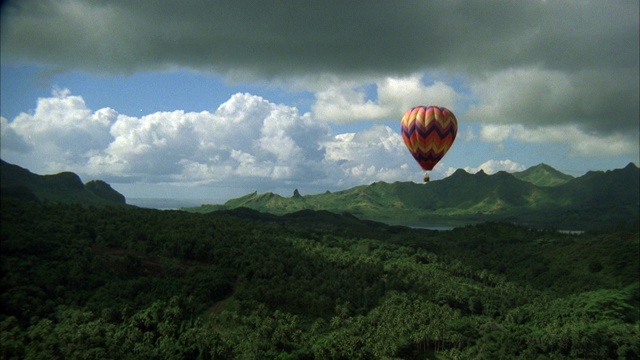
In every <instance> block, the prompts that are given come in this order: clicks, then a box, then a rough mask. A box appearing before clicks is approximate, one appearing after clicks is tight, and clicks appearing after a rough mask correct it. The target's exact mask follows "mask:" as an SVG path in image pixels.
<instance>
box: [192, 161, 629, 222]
mask: <svg viewBox="0 0 640 360" xmlns="http://www.w3.org/2000/svg"><path fill="white" fill-rule="evenodd" d="M639 174H640V172H639V169H638V167H637V166H636V165H635V164H632V163H630V164H629V165H627V166H626V167H625V168H623V169H617V170H611V171H607V172H589V173H587V174H585V175H584V176H581V177H578V178H573V177H571V176H569V175H564V174H562V173H561V172H559V171H557V170H555V169H553V168H551V167H550V166H548V165H545V164H540V165H537V166H535V167H532V168H530V169H528V170H525V171H523V172H520V173H516V174H510V173H507V172H498V173H496V174H493V175H487V174H485V173H484V172H482V171H480V172H479V173H477V174H469V173H467V172H465V171H464V170H458V171H456V172H455V173H454V174H452V175H451V176H449V177H447V178H445V179H443V180H439V181H433V182H431V183H428V184H417V183H413V182H395V183H386V182H377V183H373V184H371V185H362V186H357V187H354V188H351V189H348V190H343V191H338V192H333V193H332V192H326V193H323V194H315V195H305V196H300V195H299V193H297V191H296V194H297V196H292V197H283V196H280V195H277V194H274V193H264V194H258V193H257V192H254V193H251V194H247V195H245V196H242V197H240V198H237V199H232V200H229V201H228V202H226V203H225V204H224V205H203V206H200V207H197V208H189V209H185V210H187V211H192V212H210V211H215V210H221V209H234V208H239V207H247V208H251V209H255V210H258V211H262V212H268V213H273V214H287V213H291V212H295V211H300V210H305V209H308V210H327V211H332V212H336V213H343V212H349V213H351V214H353V215H355V216H357V217H359V218H364V219H374V220H381V221H386V222H391V223H407V224H409V223H417V222H435V223H446V222H458V223H460V222H465V223H469V222H481V221H513V222H520V223H529V224H534V225H541V226H557V227H561V226H562V227H571V228H582V229H585V228H592V227H599V226H606V225H610V224H617V223H620V222H637V219H638V213H639V211H638V207H639V202H640V201H639V200H638V199H639V197H640V194H639V191H638V188H639V181H638V178H639ZM554 184H555V185H554Z"/></svg>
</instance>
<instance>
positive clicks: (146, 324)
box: [0, 199, 640, 359]
mask: <svg viewBox="0 0 640 360" xmlns="http://www.w3.org/2000/svg"><path fill="white" fill-rule="evenodd" d="M1 216H2V223H1V225H2V226H1V228H0V231H1V250H2V282H1V291H2V295H1V304H0V305H1V317H0V322H1V324H2V326H1V331H2V358H3V359H55V358H58V359H383V358H386V359H393V358H399V359H425V358H439V359H500V358H518V359H566V358H588V359H637V358H638V355H639V354H640V348H639V346H640V345H639V342H640V340H639V339H640V321H639V319H638V316H639V310H638V309H639V301H640V296H639V285H638V274H639V271H640V267H639V260H638V259H639V256H638V255H639V254H640V248H639V234H638V224H637V223H635V224H627V225H620V226H619V227H612V228H610V229H602V230H601V231H597V232H596V231H594V232H589V233H585V234H580V235H576V234H563V233H560V232H556V231H551V230H548V231H541V230H533V229H529V228H526V227H523V226H516V225H512V224H508V223H483V224H479V225H474V226H466V227H462V228H456V229H454V230H451V231H442V232H438V231H429V230H417V229H410V228H407V227H394V226H387V225H383V224H379V223H373V222H366V221H362V220H358V219H357V218H355V217H353V216H350V215H336V214H331V213H326V212H313V211H303V212H300V213H294V214H290V215H286V216H275V215H268V214H261V213H258V212H255V211H251V210H247V209H239V210H234V211H220V212H213V213H208V214H195V213H187V212H182V211H160V210H151V209H141V208H134V207H125V206H106V207H91V206H90V207H86V206H80V205H70V204H66V205H63V204H54V203H46V202H45V203H36V202H30V201H17V200H14V199H3V201H2V208H1Z"/></svg>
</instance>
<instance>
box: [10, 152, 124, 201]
mask: <svg viewBox="0 0 640 360" xmlns="http://www.w3.org/2000/svg"><path fill="white" fill-rule="evenodd" d="M0 165H1V166H0V170H1V171H0V174H1V177H0V190H1V194H2V197H3V198H18V199H23V200H31V201H36V202H41V201H45V200H46V201H52V202H60V203H69V204H70V203H74V204H84V205H124V204H126V199H125V197H124V195H122V194H120V193H119V192H117V191H116V190H114V189H113V188H112V187H111V185H109V184H107V183H106V182H104V181H102V180H92V181H89V182H87V183H86V184H83V183H82V180H81V179H80V177H79V176H78V175H77V174H75V173H73V172H68V171H65V172H61V173H58V174H53V175H37V174H34V173H32V172H31V171H29V170H27V169H24V168H22V167H20V166H17V165H13V164H10V163H8V162H6V161H4V160H0Z"/></svg>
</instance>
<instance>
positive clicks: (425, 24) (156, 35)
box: [1, 0, 640, 137]
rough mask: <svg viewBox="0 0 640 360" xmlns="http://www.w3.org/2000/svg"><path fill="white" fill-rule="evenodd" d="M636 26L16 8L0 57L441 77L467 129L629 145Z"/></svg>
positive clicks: (394, 9)
mask: <svg viewBox="0 0 640 360" xmlns="http://www.w3.org/2000/svg"><path fill="white" fill-rule="evenodd" d="M638 13H639V4H638V2H637V0H630V1H599V0H594V1H582V0H580V1H575V0H563V1H544V0H542V1H488V0H487V1H485V0H483V1H455V0H451V1H367V2H365V1H344V0H338V1H329V0H325V1H242V0H234V1H200V0H183V1H151V0H137V1H130V0H109V1H106V0H105V1H97V0H96V1H80V0H64V1H38V0H23V1H14V2H12V3H10V4H9V5H6V6H5V7H4V8H3V13H2V38H1V40H2V41H1V47H2V61H3V64H10V63H12V62H23V61H32V62H37V63H46V64H49V65H51V66H54V67H55V68H56V69H58V70H59V71H64V70H69V69H73V70H77V69H81V70H85V71H89V72H95V73H108V74H120V73H125V74H128V73H135V72H139V71H155V70H166V69H173V68H190V69H196V70H201V71H213V72H218V73H222V74H227V75H233V76H248V77H253V78H264V79H282V78H290V79H291V78H297V77H301V76H305V77H308V78H313V76H314V75H321V74H334V75H335V74H337V75H340V78H344V77H348V76H350V75H353V76H363V75H364V76H375V77H381V76H406V75H409V74H413V73H416V72H421V71H430V70H436V71H444V73H448V74H452V75H455V76H462V77H463V78H464V79H465V81H464V83H463V86H466V87H469V88H471V89H472V91H474V93H476V94H478V105H477V106H476V107H472V110H473V111H472V112H470V115H474V116H477V117H476V118H475V120H476V121H479V122H486V121H487V119H489V120H488V121H494V120H491V119H492V118H494V117H497V118H498V119H500V120H499V122H503V123H521V124H527V125H528V126H534V127H535V126H538V125H550V124H555V123H569V122H570V123H580V124H581V126H584V127H585V129H587V130H588V131H593V130H595V131H597V132H600V133H609V132H620V131H623V132H627V133H630V134H631V135H630V136H632V137H635V136H636V135H637V132H638V130H637V120H638V116H639V113H638V102H639V98H640V95H639V90H638V82H639V80H638V67H639V66H640V65H639V61H638V51H639V42H640V40H639V36H638V30H639V29H638V27H639V25H638ZM514 74H515V75H516V76H515V77H514V76H513V75H514ZM505 89H513V91H506V90H505ZM490 90H491V91H490ZM516 95H518V96H519V97H516ZM517 104H520V105H518V106H516V105H517ZM496 110H497V111H501V113H499V114H496V112H495V111H496ZM630 130H632V131H631V132H629V131H630Z"/></svg>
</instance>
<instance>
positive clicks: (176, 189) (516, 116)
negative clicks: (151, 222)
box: [0, 0, 640, 203]
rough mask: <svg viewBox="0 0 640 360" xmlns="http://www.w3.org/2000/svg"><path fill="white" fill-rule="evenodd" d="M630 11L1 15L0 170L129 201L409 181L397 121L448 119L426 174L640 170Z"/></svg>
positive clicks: (47, 4) (30, 10)
mask: <svg viewBox="0 0 640 360" xmlns="http://www.w3.org/2000/svg"><path fill="white" fill-rule="evenodd" d="M639 13H640V10H639V3H638V1H637V0H629V1H626V0H624V1H623V0H620V1H617V0H612V1H600V0H593V1H589V0H558V1H553V0H541V1H534V0H531V1H491V0H483V1H456V0H435V1H370V2H364V1H357V2H356V1H343V0H337V1H334V0H324V1H293V0H292V1H258V0H255V1H243V0H234V1H200V0H183V1H180V2H171V1H152V0H138V1H130V0H110V1H99V0H95V1H90V0H89V1H87V0H60V1H53V0H52V1H41V0H21V1H14V2H11V1H9V2H5V3H3V5H2V14H1V22H0V26H1V29H0V30H1V32H0V36H1V38H0V40H1V42H0V49H1V57H0V63H1V69H0V81H1V95H0V100H1V104H0V105H1V118H0V120H1V139H0V140H1V142H0V145H1V146H0V157H1V158H2V159H3V160H5V161H7V162H10V163H13V164H17V165H19V166H22V167H25V168H27V169H29V170H31V171H32V172H35V173H38V174H53V173H58V172H61V171H73V172H75V173H77V174H78V175H80V177H81V178H82V180H83V181H85V182H86V181H89V180H93V179H101V180H104V181H107V182H108V183H109V184H111V186H112V187H113V188H114V189H116V190H117V191H119V192H121V193H122V194H123V195H125V196H126V197H127V199H134V198H166V199H191V200H192V201H195V202H201V203H211V202H223V201H225V200H228V199H230V198H234V197H238V196H241V195H244V194H247V193H250V192H253V191H257V192H259V193H262V192H268V191H271V192H275V193H279V194H281V195H284V196H291V194H292V193H293V190H294V189H299V191H300V193H301V194H302V195H306V194H315V193H320V192H324V191H326V190H329V191H338V190H343V189H347V188H350V187H353V186H358V185H366V184H371V183H373V182H377V181H386V182H394V181H415V182H420V181H421V180H422V175H423V171H422V170H421V169H420V167H419V166H418V165H417V164H416V162H415V161H414V159H413V158H412V157H411V155H410V154H409V152H408V151H407V149H406V148H405V146H404V143H403V141H402V138H401V136H400V118H401V117H402V115H403V114H404V112H405V111H406V110H407V109H409V108H411V107H413V106H416V105H430V104H433V105H439V106H445V107H447V108H449V109H450V110H451V111H453V113H454V114H455V115H456V117H457V119H458V123H459V129H458V135H457V137H456V140H455V142H454V144H453V147H452V148H451V149H450V150H449V152H448V153H447V154H446V156H445V157H444V158H443V159H442V160H441V161H440V163H439V164H438V165H437V166H436V167H435V168H434V169H433V171H432V172H431V179H432V180H438V179H442V178H445V177H447V176H449V175H450V174H452V173H453V172H455V171H456V170H457V169H464V170H465V171H467V172H470V173H475V172H477V171H479V170H483V171H484V172H486V173H489V174H492V173H495V172H497V171H509V172H514V171H522V170H524V169H526V168H528V167H531V166H534V165H537V164H540V163H546V164H548V165H551V166H552V167H554V168H556V169H558V170H560V171H562V172H564V173H567V174H570V175H574V176H581V175H583V174H584V173H586V172H587V171H589V170H611V169H616V168H622V167H624V166H626V165H627V164H628V163H630V162H633V163H635V164H638V163H639V158H640V149H639V140H638V138H639V128H640V125H639V117H640V115H639V104H640V96H639V92H640V90H639V87H640V84H639V82H640V80H639V79H640V75H639V66H640V63H639V57H638V53H639V43H640V40H639V35H638V33H639V30H640V29H639Z"/></svg>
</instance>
